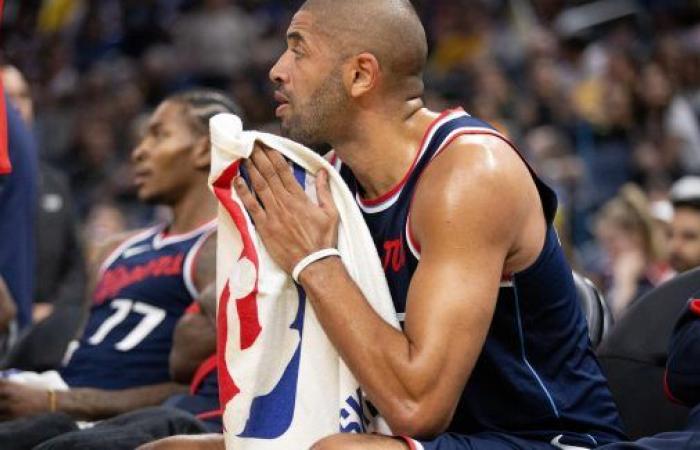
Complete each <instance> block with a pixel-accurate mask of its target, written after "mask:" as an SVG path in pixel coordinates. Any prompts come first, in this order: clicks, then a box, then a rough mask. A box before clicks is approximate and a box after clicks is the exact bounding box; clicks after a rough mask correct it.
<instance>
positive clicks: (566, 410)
mask: <svg viewBox="0 0 700 450" xmlns="http://www.w3.org/2000/svg"><path fill="white" fill-rule="evenodd" d="M467 134H481V135H492V136H495V137H497V138H500V139H503V140H505V141H506V142H508V141H507V139H505V138H504V137H503V136H502V135H501V134H500V133H498V132H497V131H496V130H495V129H494V128H492V127H491V126H490V125H488V124H486V123H485V122H482V121H480V120H478V119H475V118H472V117H470V116H469V115H468V114H467V113H465V112H464V111H463V110H461V109H458V110H451V111H446V112H445V113H443V114H442V115H440V117H438V118H437V119H436V120H435V121H434V122H433V124H432V125H431V126H430V127H429V129H428V130H427V131H426V134H425V137H424V139H423V142H422V143H421V146H420V149H419V151H418V155H417V157H416V160H415V162H414V163H413V165H412V167H411V169H410V171H409V172H408V173H407V174H406V176H405V178H404V179H403V181H402V182H401V183H400V184H399V185H397V186H396V187H395V188H394V189H392V190H391V191H390V192H388V193H387V194H386V195H384V196H382V197H381V198H379V199H377V200H373V201H367V200H364V199H362V197H361V192H360V188H359V186H358V183H357V180H356V179H355V177H354V176H353V174H352V173H351V171H350V169H349V168H348V167H347V166H345V165H342V163H341V162H337V164H336V167H338V168H339V169H340V172H341V175H342V176H343V178H344V179H345V180H346V182H347V183H348V185H349V187H350V189H351V190H352V191H353V193H354V194H355V195H356V197H357V200H358V203H359V205H360V208H361V210H362V212H363V215H364V217H365V220H366V222H367V225H368V226H369V229H370V232H371V234H372V236H373V238H374V242H375V245H376V247H377V250H378V252H379V255H380V257H381V258H382V263H383V265H384V271H385V273H386V278H387V281H388V284H389V289H390V291H391V295H392V298H393V301H394V306H395V307H396V311H397V314H398V315H399V319H403V315H404V313H405V309H406V298H407V293H408V287H409V284H410V282H411V277H412V276H413V273H414V271H415V270H416V267H417V265H418V262H419V260H420V245H419V243H418V242H416V241H415V239H413V238H412V236H411V233H410V225H409V220H410V219H409V213H410V205H411V199H412V197H413V193H414V190H415V187H416V184H417V183H418V180H419V177H420V175H421V173H422V172H423V170H425V168H426V167H427V166H428V164H429V163H430V161H431V160H432V159H433V158H434V157H436V156H437V155H438V154H439V152H440V151H442V150H443V149H444V148H446V147H447V146H448V145H449V144H450V143H451V142H452V141H453V140H454V139H455V138H456V137H458V136H461V135H467ZM509 144H510V143H509ZM533 178H534V180H535V183H536V186H537V189H538V191H539V194H540V198H541V200H542V204H543V207H544V213H545V217H546V222H547V225H548V227H547V235H546V240H545V244H544V248H543V249H542V252H541V254H540V255H539V257H538V259H537V260H536V262H535V263H534V264H533V265H532V266H531V267H529V268H528V269H526V270H524V271H522V272H519V273H515V274H511V275H510V276H507V277H505V276H504V281H503V282H502V283H501V288H500V291H499V296H498V301H497V304H496V309H495V313H494V317H493V321H492V324H491V328H490V330H489V333H488V336H487V339H486V342H485V344H484V347H483V349H482V352H481V355H480V357H479V359H478V361H477V363H476V365H475V367H474V370H473V371H472V374H471V377H470V378H469V381H468V383H467V385H466V387H465V389H464V392H463V394H462V397H461V399H460V402H459V405H458V407H457V410H456V412H455V415H454V420H453V422H452V424H451V426H450V428H449V431H453V432H457V433H465V434H471V433H477V432H484V431H499V432H500V431H505V432H508V433H510V434H515V435H520V436H522V437H525V438H532V439H537V440H543V441H546V442H550V441H551V440H552V439H565V440H566V441H567V442H569V443H570V445H572V444H574V443H579V444H581V445H582V446H594V445H597V444H603V443H607V442H614V441H617V440H619V439H620V438H623V437H624V434H623V432H622V431H621V424H620V420H619V417H618V413H617V409H616V407H615V404H614V403H613V399H612V396H611V394H610V392H609V390H608V387H607V383H606V381H605V378H604V377H603V375H602V374H601V371H600V368H599V366H598V362H597V360H596V358H595V356H594V354H593V351H592V350H591V348H590V343H589V340H588V332H587V324H586V319H585V317H584V315H583V313H582V311H581V308H580V306H579V304H578V300H577V297H576V295H577V294H576V290H575V287H574V281H573V278H572V273H571V268H570V267H569V265H568V263H567V262H566V260H565V258H564V255H563V252H562V249H561V247H560V245H559V242H558V238H557V235H556V232H555V230H554V228H553V226H552V221H553V218H554V215H555V212H556V208H557V200H556V196H555V194H554V192H553V191H552V190H551V189H550V188H549V187H547V186H546V185H545V184H544V183H542V182H541V181H540V180H539V179H538V178H537V177H536V176H535V175H534V173H533ZM560 435H564V436H561V437H558V436H560ZM562 442H563V441H562Z"/></svg>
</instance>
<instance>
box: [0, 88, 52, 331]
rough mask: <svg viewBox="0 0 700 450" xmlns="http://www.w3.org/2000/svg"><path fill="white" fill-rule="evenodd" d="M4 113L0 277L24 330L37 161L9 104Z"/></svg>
mask: <svg viewBox="0 0 700 450" xmlns="http://www.w3.org/2000/svg"><path fill="white" fill-rule="evenodd" d="M0 101H5V100H4V99H0ZM6 110H7V127H8V128H7V132H8V136H7V137H8V147H9V148H8V150H9V157H10V161H11V162H12V172H11V173H10V174H9V175H6V176H3V179H2V182H0V239H1V240H2V243H1V244H0V276H1V277H2V278H3V279H4V280H5V282H6V283H7V288H8V289H9V291H10V294H12V298H13V299H14V301H15V304H16V306H17V322H18V323H19V326H20V327H21V328H23V327H25V326H27V325H30V324H31V322H32V296H33V293H34V283H35V280H34V253H35V246H34V244H35V242H34V240H35V237H34V233H35V230H34V225H35V213H36V203H37V197H36V196H37V170H38V169H37V165H38V162H37V151H36V143H35V142H34V137H33V136H32V133H31V132H30V131H29V129H27V127H26V125H25V124H24V123H23V122H22V118H21V117H20V115H19V112H17V110H16V109H15V108H14V107H13V106H12V104H10V103H9V102H6ZM41 232H42V230H39V233H41Z"/></svg>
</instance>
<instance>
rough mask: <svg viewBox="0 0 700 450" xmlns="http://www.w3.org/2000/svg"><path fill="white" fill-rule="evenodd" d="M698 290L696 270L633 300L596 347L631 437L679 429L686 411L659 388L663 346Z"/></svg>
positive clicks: (699, 273) (699, 280) (699, 274)
mask: <svg viewBox="0 0 700 450" xmlns="http://www.w3.org/2000/svg"><path fill="white" fill-rule="evenodd" d="M698 289H700V268H696V269H693V270H690V271H688V272H685V273H683V274H681V275H679V276H677V277H675V278H673V279H672V280H670V281H668V282H666V283H664V284H662V285H661V286H659V287H657V288H655V289H654V290H652V291H650V292H648V293H647V294H646V295H644V296H642V297H641V298H640V299H639V300H637V301H636V302H635V303H634V304H633V305H632V306H631V307H630V309H629V311H628V312H627V313H626V315H625V316H624V317H623V318H622V319H621V320H620V321H619V322H618V323H617V324H616V326H615V327H614V328H613V329H612V330H611V331H610V334H609V335H608V336H607V338H606V339H605V340H604V341H603V343H602V344H601V345H600V347H599V348H598V356H599V359H600V362H601V365H602V366H603V370H604V371H605V373H606V374H607V377H608V382H609V384H610V389H611V390H612V393H613V396H614V398H615V401H616V402H617V405H618V408H619V409H620V415H621V416H622V421H623V422H624V424H625V428H626V431H627V432H628V434H629V435H630V437H631V438H633V439H637V438H640V437H644V436H650V435H653V434H656V433H660V432H664V431H672V430H679V429H681V428H683V427H684V426H685V422H686V420H687V417H688V409H687V408H685V407H683V406H680V405H676V404H673V403H671V402H670V401H669V400H667V398H666V396H665V394H664V389H663V377H664V370H665V366H666V358H667V350H668V343H669V339H670V336H671V332H672V331H673V327H674V325H675V323H676V320H677V319H678V317H679V315H680V314H681V311H682V310H683V307H684V305H685V303H686V301H687V300H688V298H689V297H690V296H691V295H692V294H693V292H695V291H697V290H698Z"/></svg>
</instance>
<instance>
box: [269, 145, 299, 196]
mask: <svg viewBox="0 0 700 450" xmlns="http://www.w3.org/2000/svg"><path fill="white" fill-rule="evenodd" d="M266 153H267V157H268V158H269V160H270V162H272V165H273V166H274V168H275V171H276V172H277V176H279V178H280V180H281V181H282V184H283V185H284V187H285V189H287V192H289V193H290V194H291V195H292V196H294V197H298V198H301V197H303V198H304V199H306V198H307V197H306V193H305V192H304V189H303V188H302V187H301V185H300V184H299V180H297V178H296V177H295V176H294V168H293V166H291V165H290V164H289V163H288V162H287V160H286V159H285V158H284V156H282V154H281V153H280V152H278V151H277V150H273V149H268V150H267V151H266Z"/></svg>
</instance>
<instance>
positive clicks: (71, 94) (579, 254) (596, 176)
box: [0, 0, 700, 310]
mask: <svg viewBox="0 0 700 450" xmlns="http://www.w3.org/2000/svg"><path fill="white" fill-rule="evenodd" d="M299 3H300V2H299V1H285V0H239V1H235V0H201V1H195V0H148V1H144V0H101V1H99V2H97V1H87V0H22V1H19V0H12V1H6V2H5V12H4V17H3V23H2V27H1V30H2V32H1V34H2V36H1V37H0V39H1V40H0V42H2V44H1V49H2V59H3V62H4V63H5V64H12V65H14V66H15V67H17V68H18V69H19V71H20V72H21V73H22V74H24V76H25V77H26V79H27V80H28V82H29V86H28V88H29V89H28V92H29V93H28V95H31V97H32V98H33V100H34V111H33V114H32V115H33V128H34V131H35V133H36V135H37V138H38V142H39V149H40V158H41V160H42V161H44V162H46V163H48V164H51V165H52V166H54V167H55V168H57V169H58V170H59V171H61V172H63V174H65V175H66V176H67V177H68V179H69V184H70V189H71V190H72V192H73V194H72V196H73V200H74V201H75V208H76V211H77V214H78V218H79V222H80V223H81V230H82V232H81V235H82V237H83V239H84V240H85V242H86V245H87V248H88V250H89V249H90V243H91V242H95V241H101V240H104V239H105V238H106V237H108V236H110V235H112V234H114V233H116V232H119V231H122V230H125V229H129V228H134V227H138V226H142V225H144V224H146V223H150V222H152V221H153V220H154V219H156V218H158V217H160V216H161V215H162V214H163V213H162V212H161V211H159V210H156V211H153V210H152V209H150V208H146V207H144V206H141V205H139V203H138V202H137V201H136V200H135V197H134V192H133V186H132V183H131V173H130V166H129V154H130V150H131V148H132V147H133V146H134V143H135V142H136V140H137V137H138V136H139V134H140V133H141V129H142V127H143V123H144V118H145V117H146V115H147V113H148V112H149V111H150V110H151V109H152V108H153V107H154V106H155V105H156V104H157V103H158V102H159V101H160V100H161V99H162V98H163V97H164V96H166V95H168V94H170V93H172V92H175V91H178V90H180V89H183V88H186V87H192V86H208V87H215V88H218V89H222V90H224V91H226V92H228V93H229V94H231V95H232V97H233V98H235V99H236V101H237V102H238V103H239V104H240V106H241V107H242V109H243V111H244V113H245V117H246V120H247V126H248V127H251V128H258V129H266V130H275V126H276V125H275V120H274V115H273V112H274V108H273V98H272V85H271V83H270V82H269V79H268V75H267V73H268V70H269V68H270V67H271V66H272V64H273V62H274V61H275V60H276V58H277V57H278V56H279V55H280V54H281V53H282V52H283V50H284V48H285V41H284V31H285V29H286V26H287V24H288V23H289V20H290V18H291V14H292V12H293V11H294V10H295V9H296V7H297V6H298V4H299ZM415 4H416V6H417V8H418V10H419V12H420V14H421V16H422V18H423V21H424V24H425V26H426V30H427V32H428V39H429V43H430V47H431V53H430V62H429V68H428V73H427V74H426V80H427V81H426V95H425V97H426V100H427V103H428V106H430V107H431V108H434V109H445V108H448V107H454V106H459V105H461V106H463V107H464V108H465V109H466V110H467V111H468V112H470V113H471V114H473V115H475V116H477V117H480V118H482V119H484V120H486V121H489V122H491V123H493V124H494V125H496V126H497V127H498V128H500V129H501V130H502V131H503V132H504V133H506V134H507V135H508V136H510V137H511V138H512V139H513V141H515V142H516V143H517V144H518V146H519V147H520V149H521V150H522V152H523V153H524V154H525V155H526V157H527V158H528V160H529V161H530V162H531V164H532V165H533V167H534V168H535V170H537V171H538V172H539V173H540V174H541V175H542V176H543V177H544V178H545V179H547V180H548V181H549V182H550V183H551V184H552V185H553V186H554V187H555V189H556V190H557V192H558V194H559V200H560V213H559V217H558V219H557V220H558V227H559V231H560V235H561V238H562V241H563V242H564V243H565V244H566V245H567V248H568V250H569V253H570V255H569V256H570V258H571V260H572V263H573V265H574V266H575V267H577V268H578V269H579V270H581V271H583V272H585V273H587V274H588V275H589V276H591V277H592V278H593V279H594V281H596V283H597V284H598V285H599V286H600V287H601V288H603V290H604V291H605V292H606V293H608V294H610V295H611V297H612V302H613V306H614V308H615V309H616V310H622V309H623V308H624V306H625V305H626V304H627V303H629V302H630V301H632V300H633V299H634V298H635V297H636V296H638V295H639V293H640V292H641V291H643V290H644V289H645V287H646V286H647V285H648V286H654V285H656V284H658V283H659V282H661V281H663V280H664V279H666V278H668V277H669V276H672V274H673V268H672V267H671V266H670V265H669V264H668V261H669V242H670V240H669V239H670V238H669V223H670V221H671V217H672V214H673V209H672V206H671V204H670V202H669V192H670V189H671V186H672V185H673V183H674V182H675V181H677V180H678V179H679V178H681V177H683V176H686V175H700V125H699V123H700V25H698V23H700V3H698V2H697V1H682V0H668V1H656V0H638V1H633V0H600V1H597V2H587V1H572V0H569V1H565V0H416V1H415ZM628 280H632V281H631V282H627V281H628ZM623 281H624V282H623Z"/></svg>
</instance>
